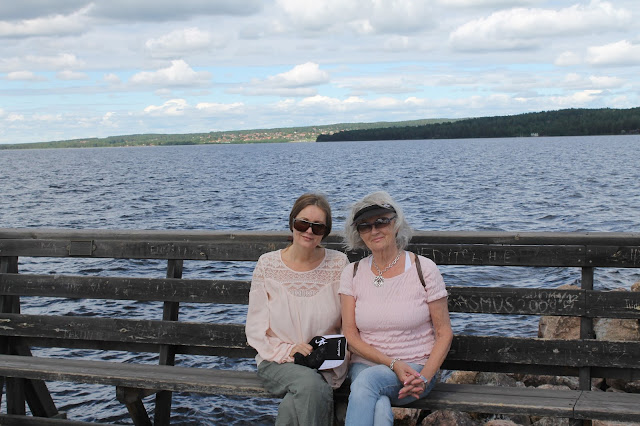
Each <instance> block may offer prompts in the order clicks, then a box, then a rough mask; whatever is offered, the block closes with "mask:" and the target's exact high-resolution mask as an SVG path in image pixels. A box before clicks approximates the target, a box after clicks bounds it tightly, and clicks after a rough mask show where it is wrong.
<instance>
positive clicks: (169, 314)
mask: <svg viewBox="0 0 640 426" xmlns="http://www.w3.org/2000/svg"><path fill="white" fill-rule="evenodd" d="M182 267H183V261H182V260H178V259H169V261H168V262H167V278H182ZM179 311H180V303H179V302H164V309H163V313H162V319H163V320H164V321H177V320H178V314H179ZM175 361H176V351H175V348H174V347H172V346H170V345H162V347H161V348H160V360H159V363H160V365H175ZM172 397H173V393H172V392H170V391H160V392H158V393H157V394H156V410H155V414H154V416H153V424H154V425H155V426H168V425H169V424H170V422H171V400H172Z"/></svg>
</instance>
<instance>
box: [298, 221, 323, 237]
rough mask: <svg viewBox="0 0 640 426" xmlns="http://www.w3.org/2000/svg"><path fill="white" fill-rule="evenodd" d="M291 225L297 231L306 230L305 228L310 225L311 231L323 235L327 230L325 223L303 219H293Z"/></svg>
mask: <svg viewBox="0 0 640 426" xmlns="http://www.w3.org/2000/svg"><path fill="white" fill-rule="evenodd" d="M293 227H294V228H295V229H296V231H299V232H307V229H309V227H311V232H313V234H314V235H324V233H325V231H326V230H327V225H325V224H323V223H315V222H309V221H307V220H304V219H294V220H293Z"/></svg>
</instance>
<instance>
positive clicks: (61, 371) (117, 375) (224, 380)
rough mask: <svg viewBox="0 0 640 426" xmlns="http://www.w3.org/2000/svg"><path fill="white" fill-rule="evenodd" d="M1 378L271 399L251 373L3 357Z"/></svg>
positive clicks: (15, 356) (14, 356)
mask: <svg viewBox="0 0 640 426" xmlns="http://www.w3.org/2000/svg"><path fill="white" fill-rule="evenodd" d="M0 375H2V376H8V377H12V376H19V377H26V378H29V379H39V380H47V381H62V382H67V381H68V382H81V383H93V384H104V385H113V386H123V387H132V388H142V389H158V390H170V391H174V392H195V393H206V394H218V395H239V396H242V395H244V396H261V397H268V396H269V394H268V393H267V392H266V391H265V390H264V388H263V385H262V380H261V379H260V378H259V377H258V376H257V375H256V374H255V373H254V372H251V371H233V370H219V369H208V368H187V367H179V366H167V365H152V364H126V363H116V362H104V361H88V360H79V359H61V358H42V357H23V356H17V355H0Z"/></svg>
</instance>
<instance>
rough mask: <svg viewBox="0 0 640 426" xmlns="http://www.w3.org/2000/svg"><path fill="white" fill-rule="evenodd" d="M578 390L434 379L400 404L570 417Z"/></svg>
mask: <svg viewBox="0 0 640 426" xmlns="http://www.w3.org/2000/svg"><path fill="white" fill-rule="evenodd" d="M337 393H338V394H339V397H340V398H345V397H346V394H347V390H346V389H342V388H341V389H340V390H338V391H337ZM580 394H581V392H580V391H568V390H542V389H536V388H509V387H499V386H480V385H455V384H447V383H438V384H437V385H436V386H435V388H434V389H433V390H432V391H431V393H430V394H429V395H428V396H427V397H426V398H423V399H420V400H418V401H416V402H412V403H410V404H408V405H405V406H404V407H407V408H420V409H428V410H438V409H451V410H460V411H467V412H473V413H496V414H498V413H502V414H524V413H526V414H530V415H538V416H553V417H571V416H572V415H573V407H574V405H575V403H576V402H577V400H578V398H579V397H580Z"/></svg>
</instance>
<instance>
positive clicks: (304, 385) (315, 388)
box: [295, 370, 333, 399]
mask: <svg viewBox="0 0 640 426" xmlns="http://www.w3.org/2000/svg"><path fill="white" fill-rule="evenodd" d="M310 371H311V372H312V374H304V375H301V376H300V377H299V380H297V381H296V385H295V391H296V393H298V394H306V395H314V396H318V397H320V398H321V399H333V389H332V388H331V386H330V385H329V384H328V383H327V382H325V380H324V378H323V377H322V375H320V374H319V373H317V372H316V371H315V370H310Z"/></svg>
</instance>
